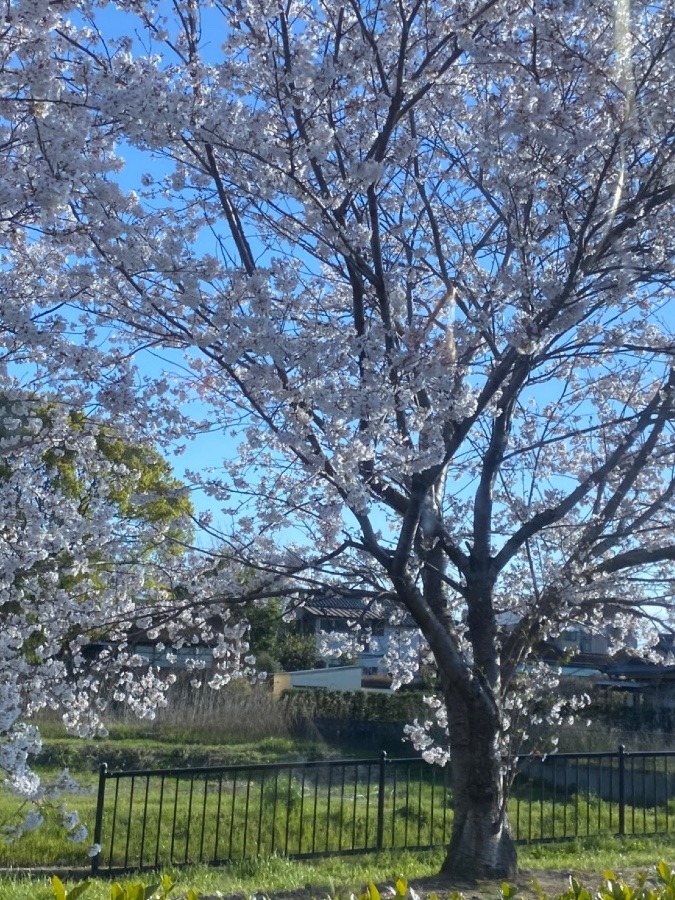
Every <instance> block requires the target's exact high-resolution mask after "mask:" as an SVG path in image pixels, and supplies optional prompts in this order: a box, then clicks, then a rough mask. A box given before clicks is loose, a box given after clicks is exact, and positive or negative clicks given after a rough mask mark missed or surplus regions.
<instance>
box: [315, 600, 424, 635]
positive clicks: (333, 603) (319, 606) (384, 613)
mask: <svg viewBox="0 0 675 900" xmlns="http://www.w3.org/2000/svg"><path fill="white" fill-rule="evenodd" d="M303 611H304V613H305V614H307V615H310V616H321V617H326V618H330V619H357V620H361V621H362V622H387V623H388V622H389V619H390V617H391V614H392V613H393V612H400V607H397V606H395V605H394V604H393V603H391V602H390V601H386V600H377V601H375V600H366V599H365V598H363V597H358V596H348V595H345V594H343V595H339V596H334V595H331V596H325V597H312V598H311V600H307V601H306V602H305V603H304V605H303ZM398 624H399V625H401V626H402V627H403V628H415V627H416V626H415V621H414V619H413V618H412V616H411V615H410V614H409V613H407V612H406V613H404V615H403V618H402V619H401V621H400V622H399V623H398Z"/></svg>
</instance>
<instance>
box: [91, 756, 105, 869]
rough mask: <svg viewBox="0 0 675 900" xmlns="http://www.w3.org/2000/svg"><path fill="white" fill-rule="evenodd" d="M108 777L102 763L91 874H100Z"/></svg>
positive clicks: (99, 772) (99, 773)
mask: <svg viewBox="0 0 675 900" xmlns="http://www.w3.org/2000/svg"><path fill="white" fill-rule="evenodd" d="M107 775H108V764H107V763H101V765H100V766H99V770H98V794H97V796H96V819H95V820H94V846H95V847H96V848H97V851H96V853H94V855H93V856H92V858H91V874H92V875H96V874H97V873H98V865H99V862H100V861H101V834H102V832H103V806H104V804H105V780H106V777H107Z"/></svg>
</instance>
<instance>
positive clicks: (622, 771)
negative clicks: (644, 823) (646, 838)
mask: <svg viewBox="0 0 675 900" xmlns="http://www.w3.org/2000/svg"><path fill="white" fill-rule="evenodd" d="M625 834H626V748H625V747H624V745H623V744H619V837H624V835H625Z"/></svg>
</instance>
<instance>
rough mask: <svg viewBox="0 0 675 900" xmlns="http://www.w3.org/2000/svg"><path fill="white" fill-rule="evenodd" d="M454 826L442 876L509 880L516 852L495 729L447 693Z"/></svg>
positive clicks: (475, 706)
mask: <svg viewBox="0 0 675 900" xmlns="http://www.w3.org/2000/svg"><path fill="white" fill-rule="evenodd" d="M447 702H448V722H449V725H450V745H451V753H452V757H451V766H452V782H453V806H454V821H453V828H452V837H451V839H450V844H449V846H448V853H447V856H446V858H445V861H444V863H443V871H444V872H446V873H448V874H452V875H457V876H461V877H462V878H469V879H476V878H502V879H508V878H512V877H514V876H515V874H516V871H517V857H516V848H515V844H514V842H513V839H512V837H511V832H510V828H509V824H508V819H507V816H506V797H507V791H506V785H505V777H504V773H503V772H502V766H501V761H500V759H499V754H498V751H497V742H496V736H497V735H496V729H495V726H494V723H493V721H492V720H491V717H490V716H489V715H486V713H485V711H484V709H482V708H481V703H480V701H477V702H476V703H472V702H470V701H467V700H466V698H461V697H459V696H458V695H457V694H456V693H455V692H448V694H447Z"/></svg>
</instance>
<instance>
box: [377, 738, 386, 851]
mask: <svg viewBox="0 0 675 900" xmlns="http://www.w3.org/2000/svg"><path fill="white" fill-rule="evenodd" d="M386 765H387V751H386V750H383V751H382V752H381V753H380V775H379V779H378V788H377V849H378V850H382V849H383V848H384V786H385V771H384V769H385V766H386Z"/></svg>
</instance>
